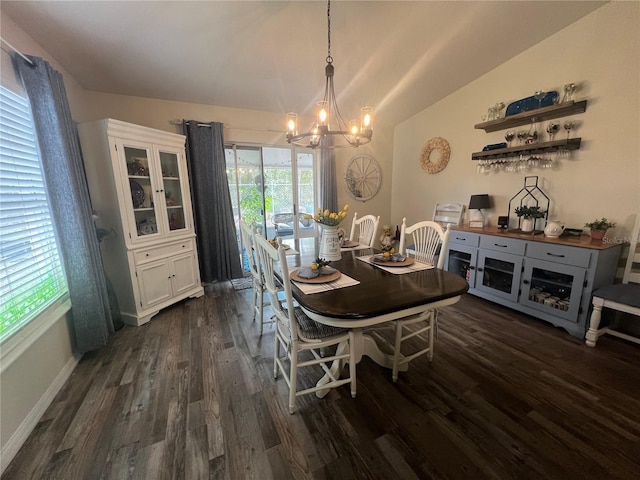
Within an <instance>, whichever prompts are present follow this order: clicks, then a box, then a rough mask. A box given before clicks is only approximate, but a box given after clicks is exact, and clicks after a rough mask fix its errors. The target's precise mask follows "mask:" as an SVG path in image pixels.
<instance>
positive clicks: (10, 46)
mask: <svg viewBox="0 0 640 480" xmlns="http://www.w3.org/2000/svg"><path fill="white" fill-rule="evenodd" d="M0 40H1V41H2V43H4V44H5V45H6V46H7V47H9V48H10V49H11V50H13V51H14V52H16V53H17V54H18V55H20V56H21V57H22V58H23V59H24V60H25V62H28V63H29V65H32V66H33V62H32V61H31V60H29V59H28V58H27V57H25V56H24V55H23V54H22V53H20V51H19V50H18V49H17V48H16V47H14V46H13V45H11V44H10V43H9V42H7V41H6V40H5V39H4V38H2V37H0Z"/></svg>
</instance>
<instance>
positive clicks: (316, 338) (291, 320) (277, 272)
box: [255, 234, 356, 413]
mask: <svg viewBox="0 0 640 480" xmlns="http://www.w3.org/2000/svg"><path fill="white" fill-rule="evenodd" d="M279 241H280V240H279ZM255 247H256V251H257V252H258V257H259V258H260V261H261V262H262V267H263V272H264V279H265V288H266V291H267V292H268V293H269V298H270V300H271V307H272V308H273V311H274V313H275V317H276V338H275V349H274V356H273V376H274V378H278V369H280V371H282V375H283V376H284V379H285V381H286V382H287V385H288V386H289V413H293V412H294V410H295V402H296V397H298V396H300V395H305V394H307V393H312V392H315V391H318V390H324V389H327V388H335V387H339V386H341V385H344V384H347V383H349V384H351V396H352V397H354V398H355V396H356V357H355V351H354V350H355V349H354V348H353V345H354V333H353V330H351V329H343V328H337V327H330V326H327V325H323V324H321V323H318V322H316V321H314V320H312V319H310V318H309V317H307V315H305V313H304V312H303V311H302V309H301V308H300V307H299V306H296V305H294V301H293V296H292V294H291V282H290V279H289V270H288V267H287V259H286V253H285V250H284V248H283V247H282V245H280V247H279V248H278V249H277V250H276V249H275V248H274V247H273V246H272V245H271V244H270V243H269V242H268V241H267V240H266V239H265V238H264V237H263V236H262V235H259V234H257V235H256V236H255ZM280 282H281V283H282V285H283V287H284V299H283V300H281V299H280V298H278V290H279V285H280ZM345 343H346V348H344V344H345ZM339 344H343V345H342V346H340V347H338V348H337V350H336V353H335V354H334V355H328V356H325V357H322V356H321V355H320V353H319V352H318V350H319V349H325V348H326V347H331V346H334V345H336V346H337V345H339ZM280 346H282V349H283V351H284V355H283V356H282V357H281V356H280ZM307 351H308V352H311V354H312V356H313V358H312V359H310V360H303V359H301V358H299V355H300V354H301V353H302V352H307ZM325 353H326V351H325ZM286 360H289V373H288V374H287V370H286V368H285V361H286ZM333 361H347V362H349V377H348V378H344V379H340V378H336V376H334V375H333V374H332V373H331V370H330V367H331V363H332V362H333ZM315 365H319V366H320V367H321V368H322V370H323V371H324V373H326V374H327V375H328V376H329V377H330V378H331V381H330V382H329V383H326V384H324V385H322V386H320V387H318V386H314V387H311V388H306V389H304V390H301V391H298V389H297V378H298V369H299V368H303V367H309V366H315ZM338 375H339V374H338Z"/></svg>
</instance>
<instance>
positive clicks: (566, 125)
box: [564, 122, 576, 140]
mask: <svg viewBox="0 0 640 480" xmlns="http://www.w3.org/2000/svg"><path fill="white" fill-rule="evenodd" d="M575 126H576V124H575V123H573V122H564V129H565V130H566V131H567V140H569V134H570V133H571V130H572V129H573V128H574V127H575Z"/></svg>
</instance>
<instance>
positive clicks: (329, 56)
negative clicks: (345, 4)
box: [327, 0, 333, 63]
mask: <svg viewBox="0 0 640 480" xmlns="http://www.w3.org/2000/svg"><path fill="white" fill-rule="evenodd" d="M332 62H333V57H332V56H331V0H329V1H328V2H327V63H332Z"/></svg>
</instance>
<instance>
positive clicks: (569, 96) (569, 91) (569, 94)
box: [562, 83, 578, 103]
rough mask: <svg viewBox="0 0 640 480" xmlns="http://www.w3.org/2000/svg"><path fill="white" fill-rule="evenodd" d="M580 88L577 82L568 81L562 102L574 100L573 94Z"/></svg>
mask: <svg viewBox="0 0 640 480" xmlns="http://www.w3.org/2000/svg"><path fill="white" fill-rule="evenodd" d="M577 89H578V86H577V85H576V84H575V83H567V84H566V85H565V86H564V95H563V96H562V103H564V102H571V101H573V94H574V93H575V91H576V90H577Z"/></svg>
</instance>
